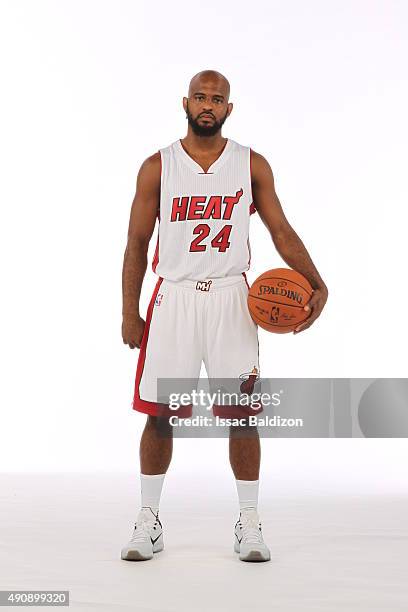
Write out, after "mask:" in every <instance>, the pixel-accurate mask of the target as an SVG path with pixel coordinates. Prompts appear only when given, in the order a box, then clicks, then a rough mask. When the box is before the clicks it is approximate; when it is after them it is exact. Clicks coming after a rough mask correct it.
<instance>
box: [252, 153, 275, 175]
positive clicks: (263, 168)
mask: <svg viewBox="0 0 408 612" xmlns="http://www.w3.org/2000/svg"><path fill="white" fill-rule="evenodd" d="M250 156H251V179H252V181H253V182H257V181H259V180H262V179H263V178H266V177H269V178H270V177H271V176H272V178H273V173H272V168H271V166H270V164H269V162H268V160H267V159H266V157H264V156H263V155H261V154H260V153H257V151H254V150H253V149H252V148H251V149H250Z"/></svg>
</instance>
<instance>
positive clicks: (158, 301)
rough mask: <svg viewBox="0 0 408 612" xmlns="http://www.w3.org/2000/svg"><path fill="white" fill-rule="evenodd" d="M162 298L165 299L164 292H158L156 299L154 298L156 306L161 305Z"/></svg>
mask: <svg viewBox="0 0 408 612" xmlns="http://www.w3.org/2000/svg"><path fill="white" fill-rule="evenodd" d="M162 299H163V294H162V293H158V294H157V295H156V299H155V300H154V305H155V306H160V304H161V301H162Z"/></svg>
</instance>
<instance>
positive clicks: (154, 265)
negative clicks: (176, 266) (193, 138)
mask: <svg viewBox="0 0 408 612" xmlns="http://www.w3.org/2000/svg"><path fill="white" fill-rule="evenodd" d="M159 157H160V186H161V175H162V158H161V153H160V151H159ZM157 218H158V220H159V227H158V229H157V242H156V249H155V251H154V255H153V261H152V270H153V272H156V268H157V264H158V263H159V232H160V203H159V208H158V210H157Z"/></svg>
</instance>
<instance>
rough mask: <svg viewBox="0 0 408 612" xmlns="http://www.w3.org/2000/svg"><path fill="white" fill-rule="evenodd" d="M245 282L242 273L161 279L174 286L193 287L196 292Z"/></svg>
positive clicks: (215, 289) (214, 289)
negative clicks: (197, 278) (218, 276)
mask: <svg viewBox="0 0 408 612" xmlns="http://www.w3.org/2000/svg"><path fill="white" fill-rule="evenodd" d="M246 282H247V281H246V277H245V276H244V275H243V274H237V275H233V276H224V277H222V278H206V279H205V280H191V279H183V280H179V281H172V280H169V279H167V278H164V279H163V283H166V284H169V285H172V286H175V287H185V288H186V289H193V290H194V291H197V292H198V293H201V292H203V293H205V292H209V291H217V290H218V289H223V288H224V287H232V286H234V285H242V284H243V285H245V284H246Z"/></svg>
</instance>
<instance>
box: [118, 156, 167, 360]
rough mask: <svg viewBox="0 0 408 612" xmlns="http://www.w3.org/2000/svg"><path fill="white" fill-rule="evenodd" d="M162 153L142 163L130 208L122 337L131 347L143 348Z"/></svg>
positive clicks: (125, 259) (123, 283) (158, 200)
mask: <svg viewBox="0 0 408 612" xmlns="http://www.w3.org/2000/svg"><path fill="white" fill-rule="evenodd" d="M160 175H161V161H160V153H159V152H157V153H155V154H154V155H152V156H151V157H148V158H147V159H146V160H145V161H144V162H143V164H142V165H141V167H140V170H139V173H138V176H137V182H136V193H135V197H134V199H133V203H132V209H131V212H130V221H129V229H128V238H127V245H126V250H125V256H124V260H123V270H122V296H123V307H122V316H123V321H122V338H123V342H124V343H125V344H128V345H129V347H130V348H131V349H133V348H135V347H137V348H140V343H141V341H142V336H143V330H144V326H145V321H144V320H143V319H142V318H141V316H140V313H139V299H140V292H141V288H142V283H143V278H144V275H145V272H146V268H147V251H148V247H149V242H150V239H151V237H152V234H153V231H154V227H155V224H156V218H157V212H158V209H159V205H160Z"/></svg>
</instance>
